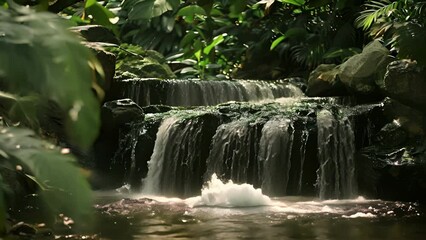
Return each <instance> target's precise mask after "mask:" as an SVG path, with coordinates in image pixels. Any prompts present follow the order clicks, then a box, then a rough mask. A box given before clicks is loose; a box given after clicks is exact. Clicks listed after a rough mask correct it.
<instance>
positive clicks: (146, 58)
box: [108, 44, 176, 79]
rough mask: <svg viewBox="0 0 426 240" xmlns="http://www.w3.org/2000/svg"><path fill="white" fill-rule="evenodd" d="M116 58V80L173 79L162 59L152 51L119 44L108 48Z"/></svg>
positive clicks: (173, 76)
mask: <svg viewBox="0 0 426 240" xmlns="http://www.w3.org/2000/svg"><path fill="white" fill-rule="evenodd" d="M108 50H109V51H110V52H112V53H114V54H115V55H116V56H117V63H116V78H123V79H129V78H138V77H145V78H162V79H165V78H175V77H176V76H175V75H174V74H173V72H172V70H171V69H170V67H169V66H168V65H167V63H166V60H165V59H164V57H163V56H162V55H161V54H160V53H158V52H156V51H152V50H143V49H142V48H141V47H139V46H135V45H129V44H121V45H120V46H118V47H109V48H108Z"/></svg>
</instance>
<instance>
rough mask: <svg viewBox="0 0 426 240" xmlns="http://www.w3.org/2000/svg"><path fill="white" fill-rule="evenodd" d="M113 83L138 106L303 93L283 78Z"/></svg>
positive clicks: (209, 103) (207, 103) (208, 103)
mask: <svg viewBox="0 0 426 240" xmlns="http://www.w3.org/2000/svg"><path fill="white" fill-rule="evenodd" d="M116 84H117V86H115V88H116V89H115V91H118V93H115V94H116V95H118V96H117V97H120V98H123V97H127V98H131V99H132V100H133V101H135V102H136V103H138V104H139V105H140V106H148V105H153V104H165V105H169V106H213V105H216V104H220V103H225V102H229V101H239V102H243V101H245V102H247V101H250V102H255V101H262V100H271V99H275V98H281V97H302V96H304V94H303V92H302V91H301V90H300V89H299V88H298V87H296V86H295V85H293V84H290V83H288V82H286V81H273V82H267V81H253V80H232V81H231V80H217V81H207V80H198V79H184V80H158V79H128V80H124V81H121V82H119V83H116ZM120 91H121V92H120Z"/></svg>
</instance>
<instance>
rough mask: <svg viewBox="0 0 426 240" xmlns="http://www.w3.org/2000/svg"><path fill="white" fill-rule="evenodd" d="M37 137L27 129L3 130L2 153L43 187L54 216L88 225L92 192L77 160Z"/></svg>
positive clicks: (1, 133)
mask: <svg viewBox="0 0 426 240" xmlns="http://www.w3.org/2000/svg"><path fill="white" fill-rule="evenodd" d="M34 136H35V134H34V132H32V131H30V130H28V129H21V128H3V127H2V128H0V150H2V151H3V152H5V153H7V154H8V155H9V156H10V159H9V160H10V161H12V160H14V161H15V164H17V165H20V166H22V168H23V170H22V171H24V173H25V174H28V175H31V176H33V177H34V179H35V180H36V182H38V183H41V184H42V188H41V190H40V193H39V194H40V196H41V197H42V199H44V201H45V202H46V203H47V205H48V206H49V207H50V209H51V211H52V213H54V214H55V215H56V214H58V213H64V214H65V215H67V216H69V217H71V218H72V219H74V220H75V221H76V223H79V222H80V223H82V224H83V223H84V224H86V223H89V222H90V221H89V220H90V218H91V215H92V214H91V213H92V196H91V190H90V187H89V185H88V183H87V182H86V180H85V178H84V177H83V175H82V173H81V171H80V170H79V169H78V168H77V167H76V165H75V163H76V161H75V159H74V158H73V157H72V156H71V155H64V154H61V152H60V150H59V149H58V148H56V147H55V146H54V145H52V144H50V143H48V142H45V141H42V140H40V139H37V138H35V137H34ZM43 189H45V190H43Z"/></svg>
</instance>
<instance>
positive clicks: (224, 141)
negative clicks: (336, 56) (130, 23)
mask: <svg viewBox="0 0 426 240" xmlns="http://www.w3.org/2000/svg"><path fill="white" fill-rule="evenodd" d="M326 106H328V107H326ZM333 106H337V105H336V103H334V100H324V99H303V98H301V99H298V100H296V99H294V98H288V99H280V100H277V101H276V102H269V103H259V104H248V103H228V104H223V105H218V106H216V107H204V108H196V109H193V110H173V111H170V112H166V113H159V114H148V115H147V116H146V118H147V119H146V120H145V121H153V120H154V121H161V124H159V123H158V124H154V126H155V125H156V126H158V130H157V131H156V132H157V134H156V136H155V135H154V136H152V135H151V137H150V136H148V135H147V133H145V132H146V131H145V130H144V129H143V128H144V127H142V128H141V129H139V131H135V132H137V133H138V134H139V135H138V136H129V137H131V139H130V140H129V141H124V142H131V141H141V140H143V139H146V138H149V139H151V140H150V141H151V142H152V143H151V142H149V141H148V142H146V143H140V144H139V143H134V142H132V143H129V144H128V145H129V146H130V148H132V149H130V150H131V151H130V150H129V151H130V154H131V156H132V158H131V163H130V164H128V165H129V166H130V168H131V169H130V171H131V174H130V175H134V176H143V175H141V173H143V171H141V170H137V171H136V170H134V168H135V166H145V167H146V163H145V165H144V164H143V163H140V162H139V161H146V159H149V161H148V172H147V174H146V176H145V177H144V178H143V180H142V186H143V187H142V191H143V193H144V194H149V195H163V196H179V197H189V196H194V195H198V194H199V191H200V188H201V186H202V184H203V183H204V182H207V181H208V180H209V179H210V177H211V176H212V175H213V174H217V175H218V176H219V177H220V178H221V179H224V180H233V181H235V182H236V183H249V184H252V185H253V186H254V187H257V188H262V189H263V192H264V193H266V194H268V195H270V196H287V195H313V194H315V193H314V192H313V191H314V185H315V184H316V185H317V188H318V192H319V197H320V198H322V199H327V198H349V197H353V196H355V195H354V194H355V193H356V182H355V172H354V171H355V170H354V158H353V153H354V133H353V131H352V126H351V122H350V121H349V120H348V119H347V118H344V117H343V118H339V117H338V115H337V114H333V113H332V111H331V110H330V111H328V110H321V109H329V108H330V109H334V108H336V107H333ZM150 119H151V120H150ZM155 119H157V120H155ZM141 126H143V124H142V125H141ZM315 126H316V127H315ZM150 129H151V130H150V131H151V132H153V131H152V130H153V129H152V127H150ZM154 131H155V128H154ZM133 135H134V134H133ZM152 139H155V143H154V142H153V140H152ZM147 143H148V144H147ZM149 146H151V150H149V149H148V148H149ZM135 148H141V149H142V148H143V149H144V150H143V151H141V150H138V149H135ZM135 153H136V155H138V154H139V155H140V154H142V155H143V156H134V155H135ZM144 154H151V156H145V155H144ZM144 159H145V160H144ZM139 168H140V167H139ZM132 172H138V174H134V173H132ZM139 179H140V178H139ZM136 181H137V180H136ZM136 181H135V180H133V181H128V182H133V183H134V182H136ZM139 181H141V180H139Z"/></svg>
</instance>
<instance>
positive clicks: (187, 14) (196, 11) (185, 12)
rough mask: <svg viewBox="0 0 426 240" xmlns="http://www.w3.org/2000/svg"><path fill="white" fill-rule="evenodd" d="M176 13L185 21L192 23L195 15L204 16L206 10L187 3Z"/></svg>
mask: <svg viewBox="0 0 426 240" xmlns="http://www.w3.org/2000/svg"><path fill="white" fill-rule="evenodd" d="M176 15H177V16H182V17H184V19H185V21H186V22H188V23H192V22H194V17H195V15H202V16H205V15H206V11H205V10H204V9H203V8H202V7H200V6H198V5H189V6H186V7H183V8H181V9H180V10H179V11H178V13H177V14H176Z"/></svg>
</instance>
